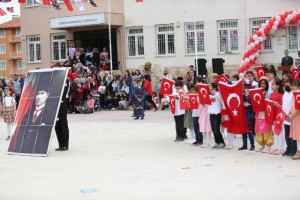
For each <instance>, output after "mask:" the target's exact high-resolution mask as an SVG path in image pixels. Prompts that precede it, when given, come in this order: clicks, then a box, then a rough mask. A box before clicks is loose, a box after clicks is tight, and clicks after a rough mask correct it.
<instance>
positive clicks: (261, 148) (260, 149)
mask: <svg viewBox="0 0 300 200" xmlns="http://www.w3.org/2000/svg"><path fill="white" fill-rule="evenodd" d="M264 149H265V147H264V146H261V147H260V148H259V149H257V150H256V152H262V151H263V150H264Z"/></svg>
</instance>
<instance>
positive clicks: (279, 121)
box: [274, 107, 287, 135]
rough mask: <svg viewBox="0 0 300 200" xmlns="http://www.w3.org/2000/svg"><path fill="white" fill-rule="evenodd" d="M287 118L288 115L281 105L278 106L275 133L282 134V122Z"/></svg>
mask: <svg viewBox="0 0 300 200" xmlns="http://www.w3.org/2000/svg"><path fill="white" fill-rule="evenodd" d="M286 119H287V115H286V114H285V112H284V111H283V110H282V108H281V107H279V108H278V110H277V117H276V120H275V123H274V133H275V134H276V135H280V133H281V132H282V123H283V122H284V121H285V120H286Z"/></svg>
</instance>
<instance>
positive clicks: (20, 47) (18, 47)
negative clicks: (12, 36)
mask: <svg viewBox="0 0 300 200" xmlns="http://www.w3.org/2000/svg"><path fill="white" fill-rule="evenodd" d="M16 49H17V52H18V53H21V52H22V45H21V44H17V48H16Z"/></svg>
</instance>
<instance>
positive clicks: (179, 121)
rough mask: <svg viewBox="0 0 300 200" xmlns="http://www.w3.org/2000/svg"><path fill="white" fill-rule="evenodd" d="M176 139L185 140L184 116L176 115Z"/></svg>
mask: <svg viewBox="0 0 300 200" xmlns="http://www.w3.org/2000/svg"><path fill="white" fill-rule="evenodd" d="M174 120H175V127H176V139H184V115H178V116H175V115H174Z"/></svg>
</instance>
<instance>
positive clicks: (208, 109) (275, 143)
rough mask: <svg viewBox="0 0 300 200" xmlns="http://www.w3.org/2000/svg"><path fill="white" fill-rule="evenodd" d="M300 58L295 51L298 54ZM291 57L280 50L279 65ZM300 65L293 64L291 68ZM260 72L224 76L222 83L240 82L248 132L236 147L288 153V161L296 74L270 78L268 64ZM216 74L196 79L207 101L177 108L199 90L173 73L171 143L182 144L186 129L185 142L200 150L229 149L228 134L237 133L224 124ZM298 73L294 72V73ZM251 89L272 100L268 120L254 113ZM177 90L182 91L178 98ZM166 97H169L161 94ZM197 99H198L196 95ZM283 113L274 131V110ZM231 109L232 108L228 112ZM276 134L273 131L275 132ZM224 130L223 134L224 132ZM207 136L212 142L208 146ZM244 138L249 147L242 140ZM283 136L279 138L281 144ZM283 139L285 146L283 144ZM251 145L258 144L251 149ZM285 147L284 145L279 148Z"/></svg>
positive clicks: (297, 143)
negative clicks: (204, 86) (205, 91)
mask: <svg viewBox="0 0 300 200" xmlns="http://www.w3.org/2000/svg"><path fill="white" fill-rule="evenodd" d="M299 57H300V52H299ZM291 60H292V59H290V57H289V56H288V52H287V51H285V57H284V58H283V59H282V65H283V66H291V65H293V63H292V62H291ZM299 67H300V63H296V68H299ZM264 70H265V72H266V76H262V77H260V79H258V75H257V73H256V71H255V70H254V68H251V69H249V70H248V71H246V72H245V74H244V76H243V75H238V74H235V75H232V76H229V75H228V74H224V75H225V76H226V77H227V79H228V81H227V82H226V84H227V85H235V84H237V83H238V82H240V81H242V84H243V91H241V92H242V94H243V101H244V110H245V113H246V118H247V126H248V127H247V129H248V130H250V131H249V132H245V133H243V134H242V137H243V142H242V144H241V147H240V148H239V150H247V149H249V150H250V151H255V150H256V151H257V152H262V153H269V154H273V155H283V156H286V157H291V158H292V159H294V160H297V159H300V131H299V130H300V127H299V125H300V112H299V110H296V108H295V98H294V96H293V92H296V91H299V87H300V81H299V78H297V79H292V77H291V75H290V74H286V75H284V76H283V79H280V78H279V77H278V76H276V71H275V69H274V66H267V65H265V66H264ZM219 76H222V75H218V74H216V73H213V74H212V75H211V78H212V80H211V81H209V80H205V79H203V78H202V77H196V80H195V82H196V84H200V85H201V84H208V85H209V93H210V100H211V104H203V105H201V104H200V101H198V102H199V105H198V108H197V109H182V108H181V105H180V104H181V101H182V98H184V99H188V96H189V95H192V94H197V93H198V94H199V91H197V85H196V84H194V83H193V82H192V81H190V82H187V81H184V78H183V77H178V78H177V80H176V82H175V84H174V87H173V91H172V95H173V96H174V97H175V103H174V107H175V108H174V120H175V126H176V138H175V142H182V141H184V140H185V139H187V138H188V137H187V130H189V132H190V140H187V141H186V142H187V143H190V144H192V145H196V146H200V147H202V148H213V149H226V150H230V149H232V148H234V138H235V134H237V133H230V132H228V126H229V125H228V123H232V122H231V121H230V119H229V120H228V119H226V118H228V109H229V108H227V107H226V106H225V104H224V102H226V101H227V102H228V99H222V93H220V91H219V85H218V83H217V82H216V80H217V79H218V77H219ZM298 76H299V74H298ZM254 88H262V90H263V93H264V99H268V100H271V101H272V102H273V104H274V111H273V114H272V115H274V116H273V117H274V120H273V121H272V123H267V121H266V112H265V111H260V112H254V111H253V107H252V102H251V99H250V95H249V91H250V90H251V89H254ZM181 94H184V95H183V96H182V95H181ZM165 97H166V98H168V101H170V97H168V95H165ZM198 98H201V97H200V95H198ZM279 109H280V110H281V109H282V111H284V113H285V114H286V116H287V119H285V120H284V122H283V124H282V127H281V128H282V129H280V132H279V133H278V131H275V130H274V129H275V128H274V125H275V123H276V122H275V119H276V117H277V115H278V112H277V110H279ZM234 112H237V111H233V113H234ZM243 125H244V124H233V126H243ZM275 132H276V133H275ZM226 133H227V134H226ZM225 135H227V138H228V141H227V142H225V140H224V136H225ZM212 136H214V143H215V144H212V141H211V140H212ZM248 139H249V142H250V148H249V145H248V141H247V140H248ZM284 140H285V142H284ZM284 143H285V144H284ZM256 145H258V146H259V148H256ZM285 145H286V148H285Z"/></svg>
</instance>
